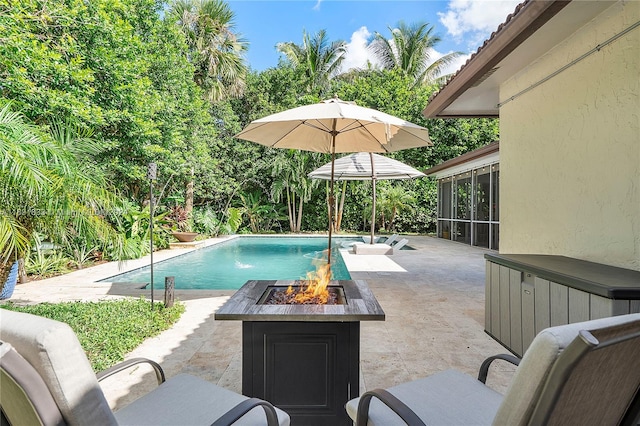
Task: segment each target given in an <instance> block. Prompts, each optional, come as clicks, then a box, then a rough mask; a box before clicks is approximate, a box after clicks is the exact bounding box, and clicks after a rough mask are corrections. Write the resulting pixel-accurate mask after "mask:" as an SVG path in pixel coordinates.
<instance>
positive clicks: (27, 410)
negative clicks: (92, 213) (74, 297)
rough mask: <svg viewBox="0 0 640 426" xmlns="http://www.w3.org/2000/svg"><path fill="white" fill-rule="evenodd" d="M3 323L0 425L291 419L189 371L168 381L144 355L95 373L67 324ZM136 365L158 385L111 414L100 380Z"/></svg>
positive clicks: (11, 319)
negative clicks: (144, 366) (145, 366)
mask: <svg viewBox="0 0 640 426" xmlns="http://www.w3.org/2000/svg"><path fill="white" fill-rule="evenodd" d="M0 324H2V329H1V330H0V408H1V413H2V419H1V420H2V422H1V424H3V425H5V424H11V425H20V424H42V425H65V424H66V425H117V424H121V425H124V424H130V425H177V424H206V425H211V424H213V425H229V424H245V425H259V424H266V425H269V426H275V425H281V426H286V425H289V416H288V415H287V414H286V413H285V412H284V411H281V410H279V409H277V408H275V407H273V406H272V405H271V404H269V403H268V402H266V401H263V400H260V399H257V398H247V397H245V396H242V395H239V394H237V393H235V392H232V391H229V390H226V389H224V388H221V387H219V386H216V385H214V384H212V383H209V382H207V381H205V380H202V379H199V378H197V377H194V376H191V375H188V374H179V375H176V376H174V377H172V378H170V379H168V380H165V376H164V372H163V370H162V368H161V367H160V365H158V364H157V363H155V362H153V361H150V360H147V359H143V358H135V359H131V360H128V361H125V362H123V363H121V364H118V365H116V366H114V367H112V368H110V369H108V370H106V371H105V372H103V373H100V374H99V375H98V377H96V375H94V374H93V370H92V369H91V366H90V364H89V361H88V360H87V358H86V356H85V353H84V350H83V349H82V347H81V346H80V342H79V341H78V339H77V337H76V335H75V333H74V332H73V330H72V329H71V327H69V326H68V325H67V324H65V323H62V322H58V321H53V320H50V319H47V318H43V317H39V316H35V315H30V314H25V313H20V312H13V311H9V310H6V309H0ZM140 363H148V364H150V365H151V366H152V367H153V368H154V371H155V374H156V378H157V380H158V387H157V388H155V389H154V390H152V391H151V392H149V393H148V394H146V395H144V396H142V397H141V398H139V399H137V400H135V401H134V402H132V403H131V404H129V405H127V406H125V407H124V408H122V409H120V410H118V411H116V412H115V413H114V412H113V411H112V410H111V408H110V407H109V405H108V403H107V400H106V398H105V396H104V394H103V393H102V390H101V388H100V385H99V383H98V381H99V380H102V379H104V378H106V377H109V376H111V375H113V374H115V373H118V372H120V371H123V370H124V369H126V368H128V367H131V366H134V365H138V364H140ZM236 420H238V421H237V423H234V422H235V421H236Z"/></svg>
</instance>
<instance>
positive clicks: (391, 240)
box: [383, 234, 400, 246]
mask: <svg viewBox="0 0 640 426" xmlns="http://www.w3.org/2000/svg"><path fill="white" fill-rule="evenodd" d="M399 236H400V235H398V234H393V235H391V236H389V237H388V238H387V239H386V240H384V241H383V243H385V244H387V245H390V246H392V245H393V243H394V242H395V241H396V240H397V239H398V237H399Z"/></svg>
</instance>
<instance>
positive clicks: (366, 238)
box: [362, 235, 380, 244]
mask: <svg viewBox="0 0 640 426" xmlns="http://www.w3.org/2000/svg"><path fill="white" fill-rule="evenodd" d="M379 239H380V237H375V236H374V237H373V243H374V244H375V243H377V242H378V240H379ZM362 241H363V242H364V243H365V244H371V235H363V236H362Z"/></svg>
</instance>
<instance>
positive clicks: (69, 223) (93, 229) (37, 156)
mask: <svg viewBox="0 0 640 426" xmlns="http://www.w3.org/2000/svg"><path fill="white" fill-rule="evenodd" d="M83 147H84V148H83ZM92 149H93V147H91V146H90V143H89V142H88V140H87V139H86V138H85V139H82V138H80V139H79V140H78V141H75V140H74V138H73V137H71V133H70V132H69V131H68V130H67V129H66V127H64V126H52V133H51V134H46V133H43V132H42V131H41V130H40V128H38V127H37V126H34V125H32V124H30V123H28V122H27V121H26V119H25V118H24V116H23V115H22V114H20V113H19V112H14V111H12V109H11V104H5V105H4V106H3V107H2V108H0V158H2V160H1V161H0V200H2V202H1V203H0V287H1V286H2V285H3V284H4V282H5V279H6V276H7V275H8V272H9V268H10V267H11V265H12V264H13V263H14V262H15V261H17V260H19V259H22V258H23V257H24V255H25V253H27V252H28V251H29V250H30V249H31V245H32V239H33V235H34V232H40V233H43V234H46V235H48V236H49V237H50V238H51V239H52V240H55V242H56V243H62V244H64V243H66V242H67V241H69V240H70V239H71V238H73V237H77V236H81V237H82V238H85V239H91V240H93V241H99V240H103V241H104V242H105V243H107V242H112V243H115V245H117V243H118V242H119V239H118V237H117V236H116V235H115V232H114V231H113V229H112V228H111V226H110V225H109V224H108V223H107V222H106V221H105V220H103V219H102V216H101V215H100V214H99V213H100V211H106V210H107V209H109V208H110V207H111V206H112V205H113V204H114V203H115V197H114V196H113V195H112V194H111V193H109V192H108V191H107V190H105V189H104V188H105V187H106V185H105V183H104V182H101V181H98V180H96V179H95V178H94V175H95V174H92V173H91V172H89V171H87V170H83V168H82V167H81V166H80V165H79V162H78V161H76V158H75V156H74V153H79V152H90V151H91V150H92Z"/></svg>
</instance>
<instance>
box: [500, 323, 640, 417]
mask: <svg viewBox="0 0 640 426" xmlns="http://www.w3.org/2000/svg"><path fill="white" fill-rule="evenodd" d="M638 319H640V314H630V315H620V316H615V317H607V318H602V319H597V320H591V321H585V322H579V323H572V324H566V325H561V326H556V327H550V328H547V329H545V330H542V331H541V332H540V333H538V335H537V336H536V337H535V339H533V342H532V343H531V345H530V346H529V349H527V351H526V353H525V354H524V357H523V358H522V361H521V362H520V365H519V366H518V368H517V369H516V372H515V374H514V376H513V379H512V381H511V383H510V385H509V388H508V389H507V392H506V394H505V398H504V401H503V403H502V405H501V406H500V409H499V410H498V413H497V414H496V418H495V421H494V423H495V424H496V425H519V424H525V423H527V422H528V421H529V418H530V417H531V413H532V412H533V409H534V407H535V405H536V404H537V402H538V399H539V398H540V394H541V392H542V388H543V387H544V385H545V382H546V380H547V377H548V375H549V372H550V371H551V367H553V365H554V363H555V362H556V359H557V358H558V356H559V355H560V354H561V353H562V351H563V350H564V349H565V348H566V347H567V346H568V345H569V344H570V343H571V342H572V341H573V340H574V339H575V338H576V337H577V336H578V333H579V332H580V331H581V330H595V329H598V328H603V327H609V326H612V325H617V324H623V323H626V322H631V321H636V320H638Z"/></svg>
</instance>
